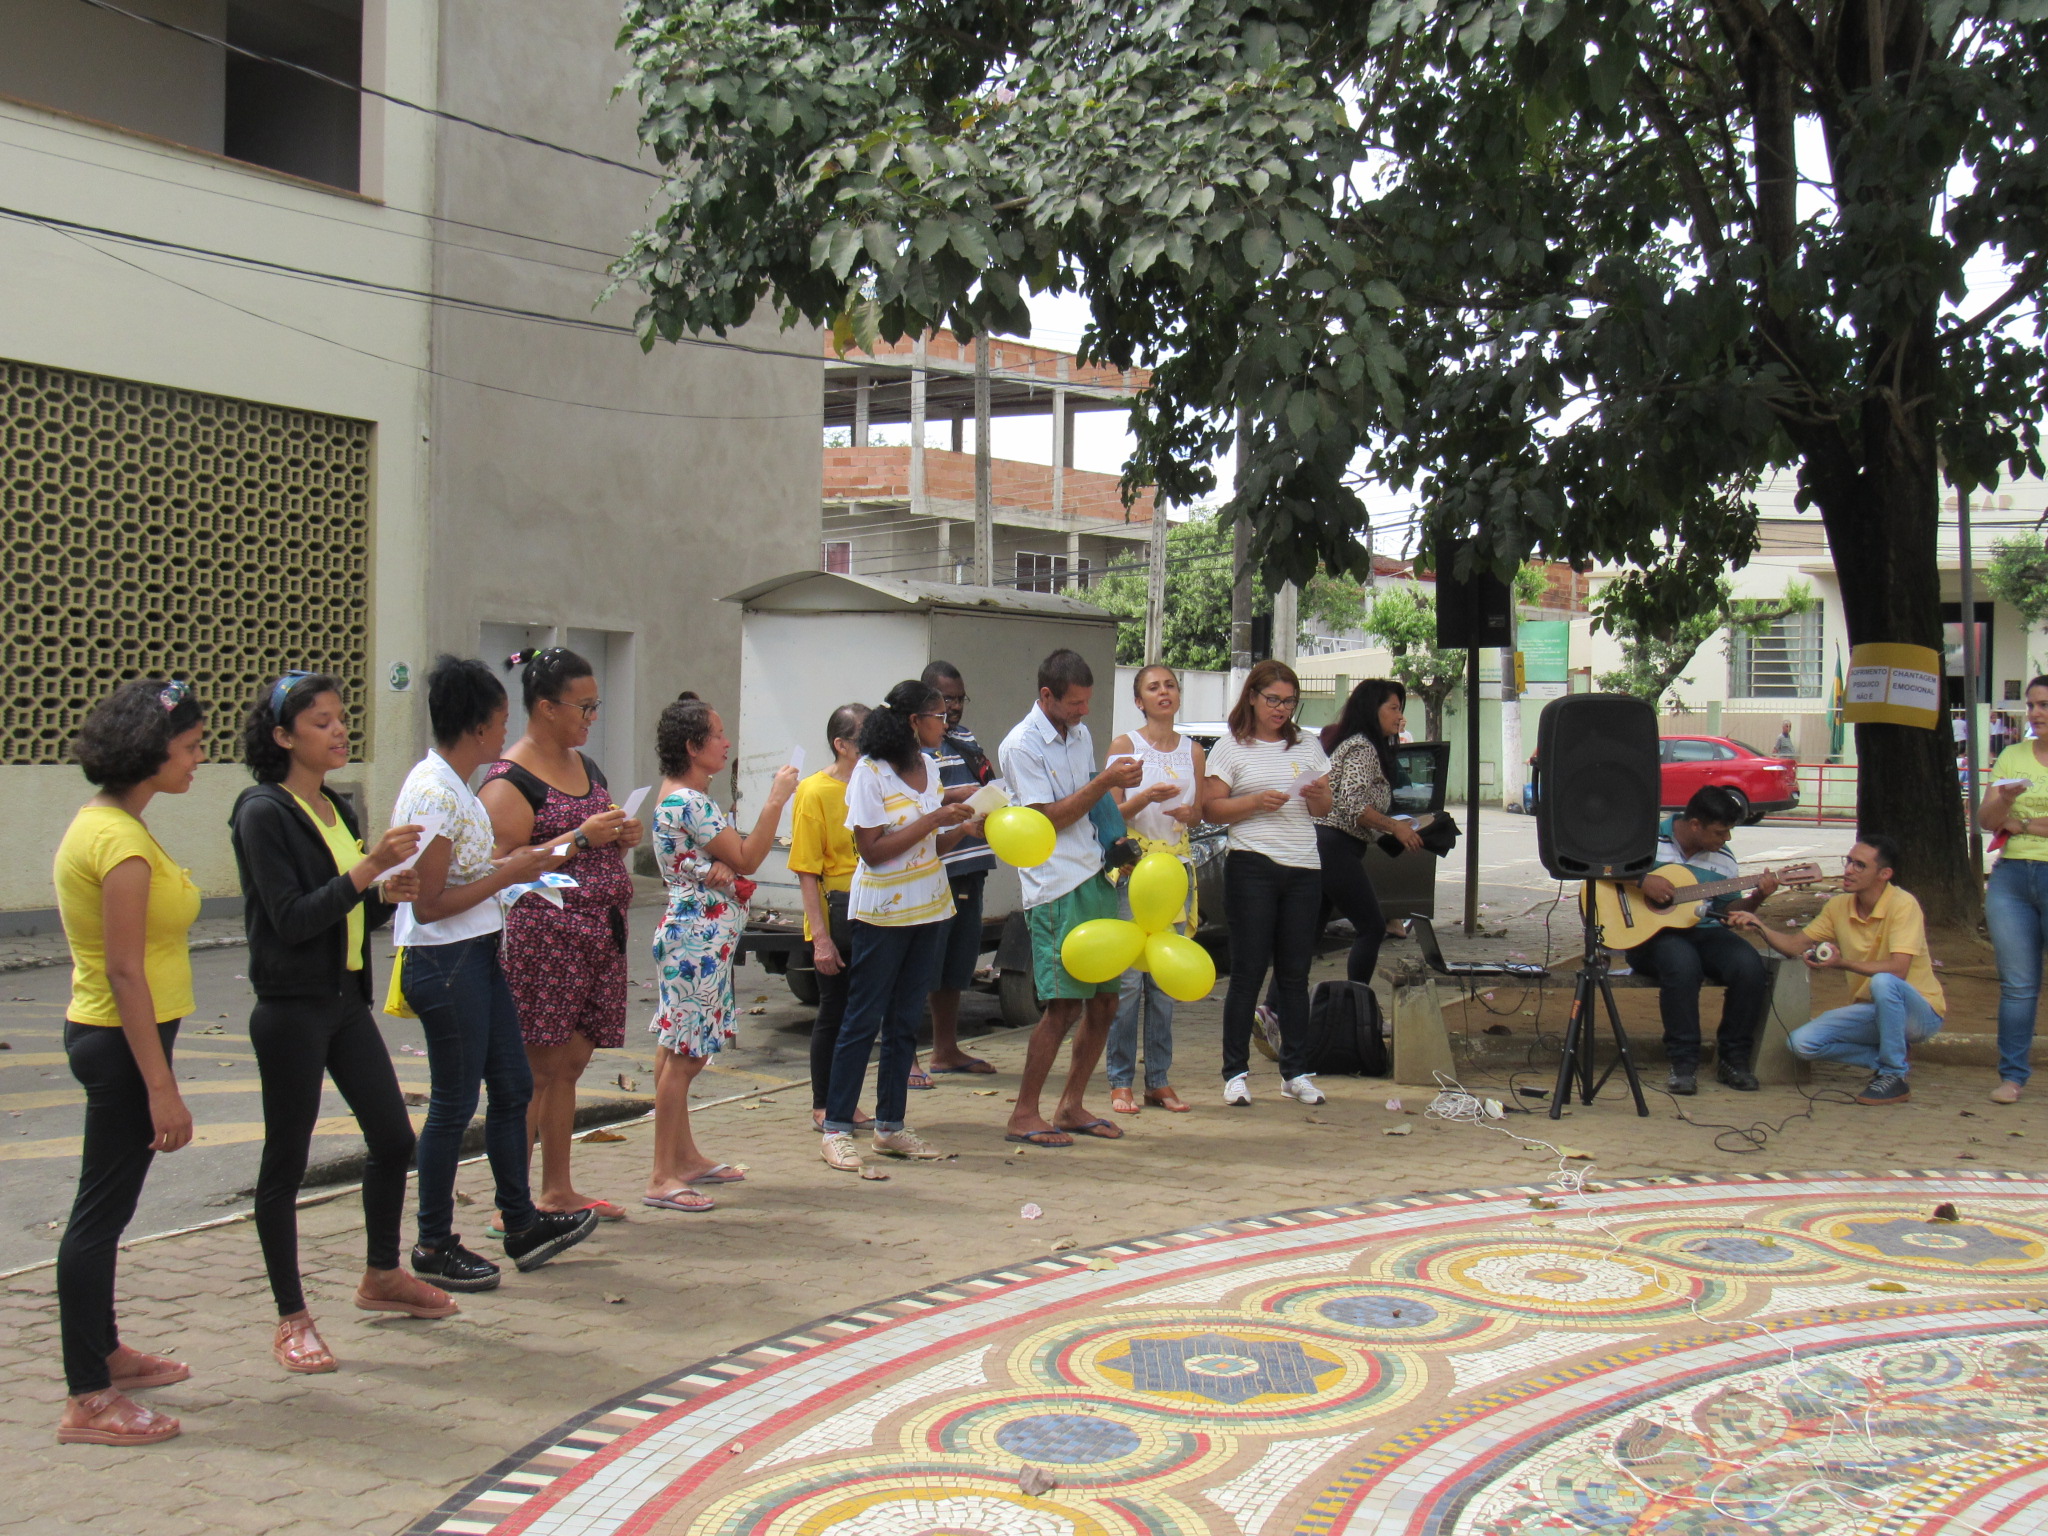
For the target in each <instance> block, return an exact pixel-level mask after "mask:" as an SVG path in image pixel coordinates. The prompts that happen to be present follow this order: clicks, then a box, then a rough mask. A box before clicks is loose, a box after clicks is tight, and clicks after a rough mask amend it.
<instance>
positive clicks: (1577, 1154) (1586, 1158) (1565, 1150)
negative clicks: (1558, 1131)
mask: <svg viewBox="0 0 2048 1536" xmlns="http://www.w3.org/2000/svg"><path fill="white" fill-rule="evenodd" d="M1557 1155H1558V1156H1559V1157H1568V1158H1570V1159H1572V1161H1574V1162H1579V1163H1590V1162H1591V1161H1593V1154H1592V1153H1590V1152H1581V1151H1580V1150H1579V1149H1578V1148H1577V1147H1559V1148H1558V1149H1557Z"/></svg>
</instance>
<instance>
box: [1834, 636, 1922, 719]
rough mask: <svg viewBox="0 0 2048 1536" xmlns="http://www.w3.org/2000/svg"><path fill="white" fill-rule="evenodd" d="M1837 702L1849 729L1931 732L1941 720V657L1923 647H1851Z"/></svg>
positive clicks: (1890, 645) (1884, 645) (1885, 645)
mask: <svg viewBox="0 0 2048 1536" xmlns="http://www.w3.org/2000/svg"><path fill="white" fill-rule="evenodd" d="M1842 698H1843V707H1842V718H1843V719H1844V720H1847V721H1849V722H1850V723H1851V724H1856V725H1860V724H1862V723H1864V722H1866V721H1869V722H1873V723H1876V724H1880V725H1917V726H1919V727H1920V728H1921V729H1923V730H1929V731H1931V730H1933V729H1934V727H1935V725H1936V723H1937V722H1938V721H1939V720H1940V719H1941V656H1940V654H1939V653H1938V652H1936V651H1934V650H1932V649H1930V648H1929V647H1927V646H1924V645H1892V644H1889V643H1886V644H1878V645H1859V646H1856V647H1855V648H1854V649H1852V650H1851V651H1850V652H1849V677H1848V685H1847V686H1846V687H1845V688H1844V689H1843V692H1842Z"/></svg>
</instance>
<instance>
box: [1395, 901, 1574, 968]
mask: <svg viewBox="0 0 2048 1536" xmlns="http://www.w3.org/2000/svg"><path fill="white" fill-rule="evenodd" d="M1408 921H1409V925H1410V927H1411V929H1412V930H1413V932H1414V934H1415V942H1416V945H1417V946H1418V947H1419V948H1420V949H1421V950H1422V958H1423V960H1424V961H1425V962H1427V964H1428V966H1429V968H1430V969H1431V970H1432V971H1435V972H1436V973H1437V974H1438V975H1439V976H1460V977H1467V978H1482V977H1488V976H1519V977H1521V978H1523V979H1524V980H1528V981H1534V980H1536V979H1537V978H1539V977H1543V976H1548V975H1549V974H1550V972H1548V971H1547V970H1545V969H1544V968H1543V967H1542V966H1540V965H1537V964H1536V963H1535V962H1534V961H1529V960H1446V959H1445V958H1444V947H1443V945H1441V944H1440V943H1438V942H1437V937H1436V926H1435V924H1433V923H1431V922H1430V920H1429V919H1428V918H1426V917H1423V916H1422V915H1421V914H1419V913H1418V914H1417V915H1416V916H1414V917H1412V918H1410V919H1409V920H1408Z"/></svg>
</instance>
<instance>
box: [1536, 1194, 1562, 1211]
mask: <svg viewBox="0 0 2048 1536" xmlns="http://www.w3.org/2000/svg"><path fill="white" fill-rule="evenodd" d="M1529 1208H1530V1209H1531V1210H1534V1211H1554V1210H1556V1209H1557V1208H1558V1206H1557V1202H1556V1201H1555V1200H1546V1199H1544V1198H1543V1197H1542V1196H1541V1195H1531V1196H1530V1197H1529Z"/></svg>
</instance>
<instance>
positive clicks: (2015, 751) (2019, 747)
mask: <svg viewBox="0 0 2048 1536" xmlns="http://www.w3.org/2000/svg"><path fill="white" fill-rule="evenodd" d="M2000 779H2025V780H2027V781H2028V782H2029V783H2030V784H2032V785H2033V788H2032V789H2023V790H2021V791H2020V793H2019V798H2018V799H2017V800H2015V801H2013V803H2012V814H2013V815H2015V816H2018V817H2021V818H2023V819H2025V820H2028V821H2031V820H2033V819H2034V818H2035V817H2036V816H2048V766H2044V765H2043V764H2042V762H2041V760H2040V759H2039V758H2037V757H2035V756H2034V744H2033V742H2031V741H2016V742H2014V743H2013V744H2012V745H2011V746H2009V747H2007V748H2006V749H2005V750H2004V751H2003V752H2001V753H1999V754H1998V761H1997V762H1995V763H1993V764H1992V765H1991V782H1992V783H1994V784H1995V783H1997V782H1998V781H1999V780H2000ZM1998 856H1999V857H2000V858H2001V859H2048V837H2038V836H2036V835H2035V834H2033V833H2031V832H2022V833H2020V834H2019V835H2018V836H2017V837H2009V838H2007V839H2006V840H2005V846H2004V847H2003V848H2001V849H1999V850H1998Z"/></svg>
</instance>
